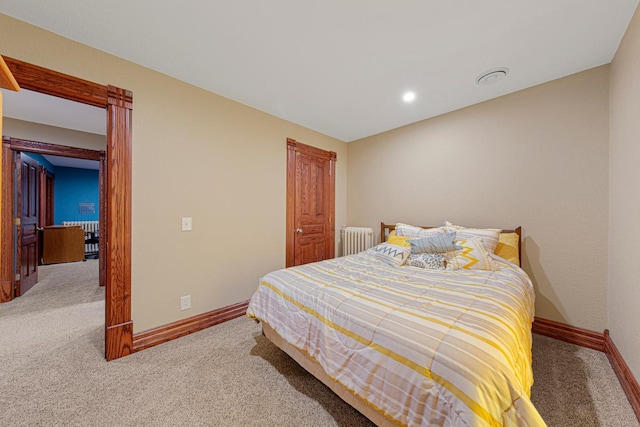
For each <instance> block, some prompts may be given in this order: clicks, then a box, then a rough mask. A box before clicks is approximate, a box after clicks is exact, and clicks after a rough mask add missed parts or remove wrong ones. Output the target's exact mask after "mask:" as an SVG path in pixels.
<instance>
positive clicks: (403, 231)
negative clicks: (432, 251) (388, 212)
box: [396, 222, 447, 239]
mask: <svg viewBox="0 0 640 427" xmlns="http://www.w3.org/2000/svg"><path fill="white" fill-rule="evenodd" d="M446 232H447V230H446V229H445V227H437V228H420V227H416V226H414V225H409V224H403V223H401V222H399V223H397V224H396V236H404V237H409V238H412V239H415V238H419V237H430V236H435V235H438V234H444V233H446Z"/></svg>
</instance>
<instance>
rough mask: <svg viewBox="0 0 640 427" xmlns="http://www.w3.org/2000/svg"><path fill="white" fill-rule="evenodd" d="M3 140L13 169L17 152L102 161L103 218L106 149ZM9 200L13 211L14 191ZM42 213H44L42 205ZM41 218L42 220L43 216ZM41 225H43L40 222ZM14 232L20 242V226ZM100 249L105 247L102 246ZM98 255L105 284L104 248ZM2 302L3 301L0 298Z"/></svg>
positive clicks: (101, 275) (18, 259)
mask: <svg viewBox="0 0 640 427" xmlns="http://www.w3.org/2000/svg"><path fill="white" fill-rule="evenodd" d="M2 142H3V144H5V145H7V146H8V147H9V149H10V151H9V152H10V153H11V154H10V156H11V162H12V164H13V165H12V167H11V168H12V170H14V169H16V164H15V162H14V159H15V156H14V154H15V153H36V154H44V155H52V156H60V157H73V158H74V159H85V160H94V161H97V162H100V169H99V171H98V186H99V190H98V191H99V200H100V204H99V211H98V212H100V218H102V216H103V215H104V213H103V212H102V209H104V206H103V200H104V199H105V197H106V195H105V194H104V189H105V185H104V180H105V178H106V176H105V173H104V171H103V168H102V159H103V158H104V157H105V155H106V152H105V151H100V150H91V149H87V148H76V147H69V146H66V145H57V144H50V143H47V142H39V141H30V140H26V139H20V138H11V137H10V136H3V137H2ZM43 181H44V180H43V179H42V180H40V185H43ZM17 184H18V186H19V185H20V182H18V183H17ZM18 188H19V187H18ZM7 200H9V201H8V202H7V203H9V204H10V205H11V206H12V207H13V211H14V212H15V206H16V203H17V201H16V200H15V199H14V198H13V193H12V196H11V197H10V198H9V199H7ZM40 203H41V204H42V198H40ZM40 215H43V210H42V206H40ZM40 219H41V220H42V218H40ZM100 225H103V224H102V223H101V224H100ZM40 226H42V225H41V224H40ZM14 233H17V236H18V237H17V240H18V242H19V241H20V231H19V228H18V231H14ZM100 249H104V248H103V247H102V246H100ZM14 256H15V257H16V264H17V265H20V252H19V251H18V253H17V254H16V253H15V252H14ZM98 257H99V261H98V263H99V285H100V286H105V285H106V277H105V273H106V271H105V256H104V250H102V251H100V250H99V251H98ZM16 282H17V281H16ZM0 302H2V301H1V300H0Z"/></svg>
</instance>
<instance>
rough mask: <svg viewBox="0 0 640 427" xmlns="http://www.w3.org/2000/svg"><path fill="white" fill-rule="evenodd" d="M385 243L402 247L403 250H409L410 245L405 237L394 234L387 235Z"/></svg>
mask: <svg viewBox="0 0 640 427" xmlns="http://www.w3.org/2000/svg"><path fill="white" fill-rule="evenodd" d="M387 243H389V244H392V245H398V246H403V247H405V248H410V247H411V243H409V238H408V237H405V236H396V235H395V234H393V235H389V238H388V239H387Z"/></svg>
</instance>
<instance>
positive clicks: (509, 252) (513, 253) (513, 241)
mask: <svg viewBox="0 0 640 427" xmlns="http://www.w3.org/2000/svg"><path fill="white" fill-rule="evenodd" d="M519 244H520V236H518V233H500V240H499V241H498V246H496V250H495V251H494V253H495V254H496V255H498V256H499V257H502V258H504V259H506V260H507V261H509V262H512V263H514V264H515V265H520V255H519V254H518V245H519Z"/></svg>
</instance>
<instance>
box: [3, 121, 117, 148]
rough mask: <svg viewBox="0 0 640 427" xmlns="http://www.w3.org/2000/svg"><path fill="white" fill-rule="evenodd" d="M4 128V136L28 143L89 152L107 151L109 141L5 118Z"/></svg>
mask: <svg viewBox="0 0 640 427" xmlns="http://www.w3.org/2000/svg"><path fill="white" fill-rule="evenodd" d="M3 128H4V129H3V130H4V133H3V136H10V137H12V138H19V139H26V140H28V141H38V142H46V143H49V144H56V145H66V146H68V147H75V148H87V149H89V150H105V149H106V145H107V139H106V137H105V136H104V135H96V134H95V133H88V132H81V131H77V130H71V129H63V128H59V127H55V126H48V125H43V124H40V123H32V122H27V121H24V120H17V119H12V118H9V117H5V118H4V124H3Z"/></svg>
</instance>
